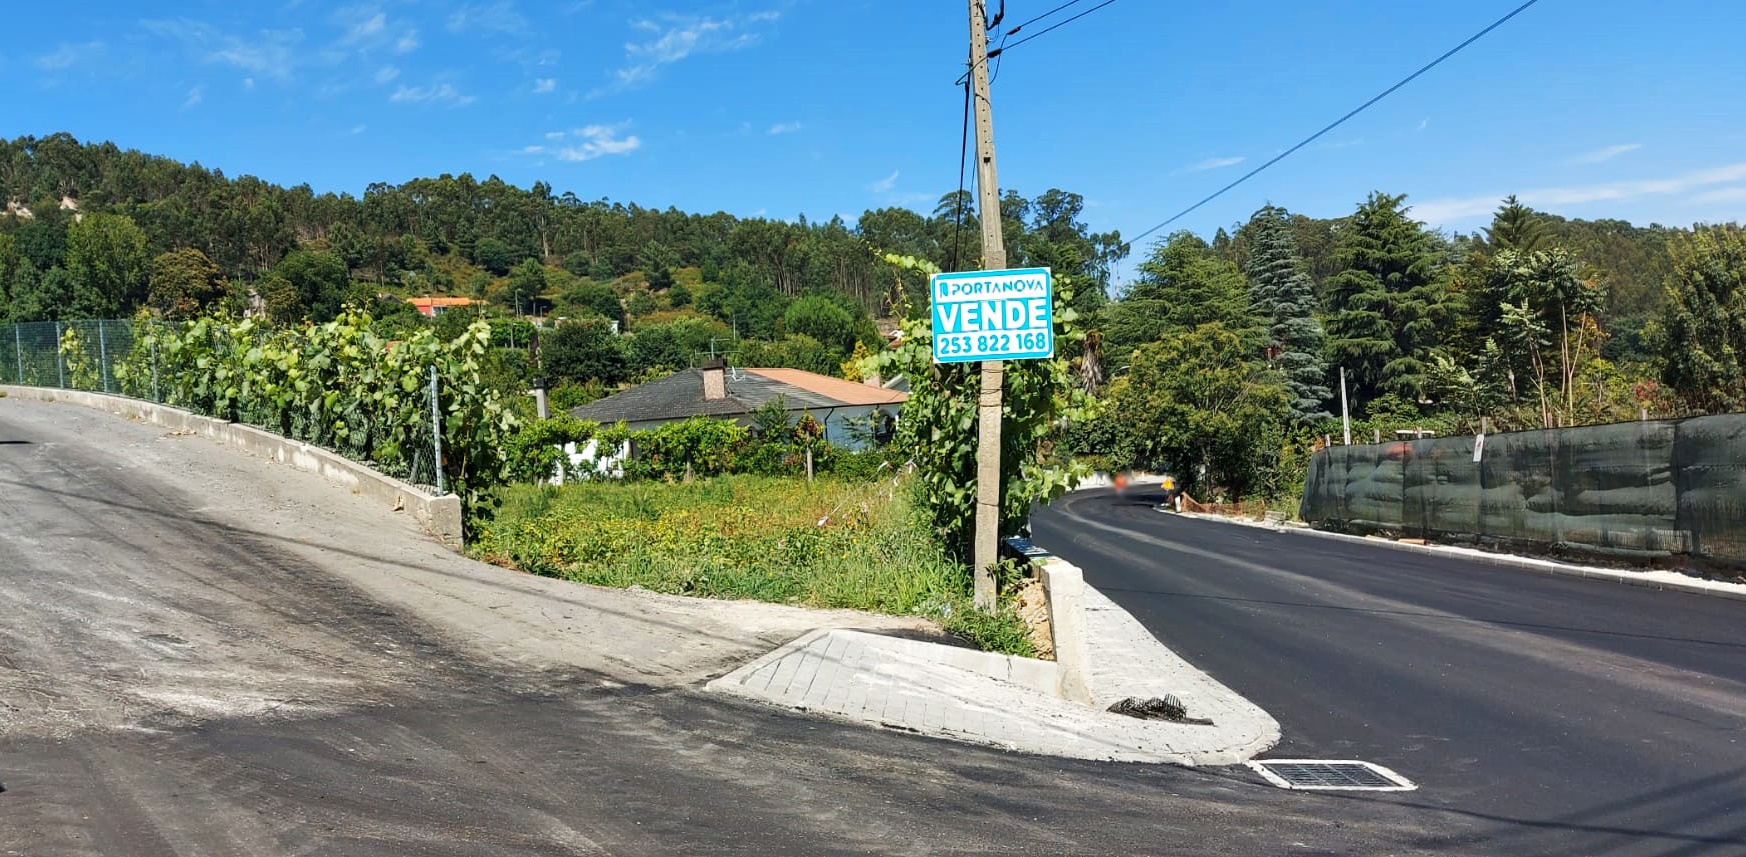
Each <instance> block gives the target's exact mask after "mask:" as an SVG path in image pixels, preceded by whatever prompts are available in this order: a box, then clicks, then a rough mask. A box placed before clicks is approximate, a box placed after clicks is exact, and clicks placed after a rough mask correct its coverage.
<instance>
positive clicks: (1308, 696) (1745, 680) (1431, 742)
mask: <svg viewBox="0 0 1746 857" xmlns="http://www.w3.org/2000/svg"><path fill="white" fill-rule="evenodd" d="M1160 499H1161V497H1159V496H1156V495H1154V494H1152V493H1148V492H1133V493H1131V494H1130V496H1128V497H1126V498H1118V497H1116V496H1114V495H1113V494H1111V493H1109V492H1107V491H1104V492H1086V493H1082V494H1078V495H1073V496H1070V497H1068V498H1064V499H1062V500H1059V501H1057V502H1056V503H1055V504H1054V505H1053V506H1052V507H1050V508H1047V509H1042V510H1040V511H1039V512H1038V514H1037V515H1036V516H1035V518H1034V519H1033V526H1034V529H1035V534H1034V535H1035V541H1036V542H1037V543H1038V544H1040V545H1042V546H1043V547H1045V548H1047V549H1049V550H1050V551H1053V552H1054V553H1056V554H1059V555H1060V556H1062V557H1064V558H1066V559H1067V560H1068V561H1070V562H1073V563H1075V564H1077V565H1079V566H1080V567H1082V568H1083V569H1084V570H1085V574H1086V579H1087V580H1088V581H1089V582H1091V583H1092V584H1094V585H1096V586H1097V587H1098V588H1099V589H1101V590H1102V591H1103V592H1104V593H1105V594H1107V595H1108V596H1109V597H1110V598H1111V599H1113V600H1115V601H1116V602H1117V603H1118V604H1120V605H1121V606H1122V607H1124V608H1126V609H1127V610H1128V611H1129V612H1131V613H1133V614H1134V615H1135V616H1136V617H1138V618H1139V619H1140V620H1141V621H1142V622H1144V623H1145V624H1146V625H1147V627H1148V628H1150V629H1151V630H1152V631H1153V632H1154V634H1156V635H1157V636H1158V637H1159V638H1160V639H1161V640H1163V641H1164V642H1165V643H1166V644H1167V645H1169V646H1170V647H1171V648H1173V649H1174V650H1175V651H1176V652H1177V653H1179V654H1181V655H1183V656H1184V657H1185V658H1187V659H1188V660H1189V661H1190V662H1192V663H1194V664H1195V665H1196V666H1198V667H1200V668H1202V669H1204V670H1206V671H1207V672H1209V673H1210V674H1211V675H1213V676H1214V677H1215V678H1217V679H1219V680H1220V681H1222V682H1224V683H1225V684H1226V685H1228V686H1230V687H1231V688H1233V689H1234V690H1236V691H1238V692H1239V693H1242V694H1243V695H1244V696H1246V697H1248V698H1249V699H1250V700H1252V701H1254V702H1256V703H1257V704H1259V705H1260V706H1261V707H1262V708H1264V709H1266V710H1267V711H1268V712H1269V713H1271V714H1272V715H1273V716H1274V717H1275V718H1277V719H1278V720H1279V723H1280V726H1281V729H1282V732H1283V736H1284V737H1283V740H1282V741H1281V743H1280V744H1279V745H1278V747H1276V748H1275V749H1274V750H1273V751H1271V752H1269V753H1267V754H1265V755H1264V758H1266V757H1271V758H1314V759H1357V760H1363V761H1370V762H1376V763H1378V764H1381V765H1385V766H1387V767H1389V768H1391V769H1393V770H1395V771H1397V772H1399V773H1400V774H1402V775H1404V776H1406V777H1408V778H1409V779H1411V780H1413V781H1415V782H1416V783H1417V784H1418V785H1419V787H1420V788H1419V790H1417V791H1412V792H1398V793H1369V794H1363V795H1358V794H1351V793H1348V794H1347V795H1346V796H1344V797H1339V798H1330V799H1328V800H1327V801H1326V806H1327V809H1328V811H1329V812H1331V813H1339V812H1342V811H1345V809H1346V808H1347V807H1349V806H1350V805H1352V804H1354V803H1364V804H1371V805H1375V804H1393V805H1396V806H1400V807H1411V808H1414V809H1416V810H1418V811H1419V812H1420V813H1421V814H1420V815H1419V816H1418V818H1419V819H1420V822H1421V823H1424V824H1427V825H1433V824H1435V823H1436V822H1434V821H1432V819H1442V820H1444V821H1445V822H1446V823H1448V824H1450V825H1452V826H1456V827H1460V828H1463V829H1465V830H1466V831H1467V834H1466V835H1469V836H1473V837H1475V838H1474V839H1473V840H1471V841H1470V843H1469V844H1470V845H1471V847H1474V848H1475V849H1476V850H1478V851H1480V852H1482V853H1492V854H1560V855H1696V854H1718V855H1722V854H1727V855H1739V854H1746V602H1741V601H1732V600H1724V599H1717V598H1712V597H1706V596H1701V595H1694V594H1688V593H1684V592H1677V591H1661V590H1650V589H1643V588H1638V587H1633V586H1626V585H1620V584H1618V583H1608V582H1602V581H1598V580H1592V579H1591V580H1584V579H1578V578H1568V577H1554V576H1550V575H1546V574H1540V573H1534V572H1530V571H1526V570H1522V569H1519V568H1510V567H1500V566H1493V565H1487V564H1481V563H1475V562H1472V561H1469V560H1463V559H1458V558H1446V557H1438V556H1426V555H1421V554H1418V553H1413V552H1406V551H1401V550H1396V549H1392V548H1388V547H1382V546H1375V545H1367V544H1362V543H1353V542H1347V541H1339V540H1333V539H1327V538H1320V537H1317V536H1314V535H1306V534H1301V533H1290V532H1273V531H1270V530H1266V529H1261V528H1255V527H1244V526H1238V525H1233V524H1227V523H1223V522H1216V521H1207V520H1197V519H1193V518H1188V517H1182V516H1176V515H1171V514H1168V513H1162V512H1157V511H1154V510H1153V509H1152V508H1151V506H1152V504H1154V503H1156V502H1158V501H1159V500H1160ZM1743 525H1746V524H1743Z"/></svg>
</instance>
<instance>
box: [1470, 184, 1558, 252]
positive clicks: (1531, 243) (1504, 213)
mask: <svg viewBox="0 0 1746 857" xmlns="http://www.w3.org/2000/svg"><path fill="white" fill-rule="evenodd" d="M1485 241H1486V244H1488V245H1489V246H1490V248H1491V250H1492V252H1494V253H1495V252H1497V251H1499V250H1514V251H1516V252H1518V253H1532V252H1534V251H1535V250H1548V249H1551V245H1552V233H1551V232H1550V231H1548V230H1547V228H1546V218H1545V217H1544V216H1542V215H1541V214H1540V213H1539V212H1537V211H1535V210H1533V209H1532V208H1529V207H1527V206H1525V205H1523V204H1522V203H1521V202H1520V201H1518V200H1517V199H1516V195H1515V194H1513V193H1512V194H1510V195H1509V196H1506V197H1504V201H1503V204H1502V205H1499V206H1498V207H1497V214H1495V215H1493V216H1492V218H1491V227H1490V228H1488V229H1486V230H1485Z"/></svg>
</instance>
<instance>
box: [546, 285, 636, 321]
mask: <svg viewBox="0 0 1746 857" xmlns="http://www.w3.org/2000/svg"><path fill="white" fill-rule="evenodd" d="M559 297H560V298H562V299H563V301H564V303H566V304H569V305H570V306H573V307H575V308H576V309H577V310H578V311H579V312H582V313H583V314H593V315H599V316H602V317H604V318H608V319H611V320H613V321H615V322H618V325H619V328H620V329H621V330H622V329H623V328H624V302H623V301H621V300H619V297H618V292H616V291H613V288H612V287H611V286H608V285H606V284H604V283H597V282H595V281H593V280H590V279H581V280H577V281H576V284H575V285H573V286H571V287H570V288H568V289H566V290H564V293H563V294H562V295H560V296H559Z"/></svg>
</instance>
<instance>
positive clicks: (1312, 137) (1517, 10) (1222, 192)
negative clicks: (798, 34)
mask: <svg viewBox="0 0 1746 857" xmlns="http://www.w3.org/2000/svg"><path fill="white" fill-rule="evenodd" d="M1538 2H1540V0H1528V2H1526V3H1523V4H1522V5H1520V6H1517V7H1516V8H1515V9H1513V10H1511V11H1510V13H1509V14H1508V15H1505V16H1503V17H1502V18H1499V19H1497V20H1496V21H1493V22H1491V25H1490V26H1488V27H1486V28H1485V29H1483V30H1480V31H1479V32H1477V33H1474V34H1473V35H1472V36H1469V37H1468V38H1467V41H1464V42H1462V43H1461V44H1459V45H1456V46H1455V47H1452V48H1450V49H1449V50H1448V51H1447V52H1445V53H1444V54H1443V55H1442V56H1440V57H1437V58H1436V59H1434V60H1431V61H1430V62H1429V63H1426V64H1425V65H1424V66H1423V67H1422V68H1420V69H1419V70H1418V71H1415V72H1413V73H1412V74H1409V75H1407V76H1406V77H1405V78H1402V79H1401V81H1400V82H1399V83H1396V84H1395V85H1393V86H1391V87H1389V88H1387V89H1385V90H1383V91H1382V92H1381V94H1379V95H1377V96H1376V97H1375V98H1372V99H1370V100H1369V101H1366V102H1364V103H1363V104H1360V105H1358V106H1357V107H1356V108H1353V110H1352V112H1350V113H1347V114H1346V115H1344V116H1341V117H1340V118H1338V119H1335V120H1334V121H1333V122H1331V123H1329V124H1328V126H1327V127H1325V128H1323V129H1322V130H1320V131H1317V132H1315V133H1314V134H1311V135H1309V136H1308V137H1305V138H1304V139H1303V140H1302V141H1301V142H1299V143H1298V144H1297V145H1295V146H1292V147H1291V148H1289V149H1286V150H1285V151H1283V152H1280V153H1279V154H1278V155H1275V156H1274V157H1273V159H1272V160H1269V161H1268V162H1267V163H1265V164H1262V165H1261V166H1258V167H1256V168H1255V169H1252V170H1250V171H1248V172H1247V173H1244V174H1243V177H1242V178H1239V179H1237V180H1236V181H1234V182H1231V183H1230V184H1228V185H1225V186H1224V187H1222V188H1219V189H1218V190H1217V191H1214V192H1213V194H1212V195H1211V196H1208V197H1207V198H1206V199H1203V200H1201V201H1200V202H1197V203H1195V204H1193V205H1191V206H1189V207H1187V208H1185V209H1183V210H1182V211H1180V212H1178V213H1177V214H1176V215H1175V216H1173V217H1171V218H1170V219H1168V220H1166V221H1164V222H1163V223H1160V224H1158V225H1157V226H1154V227H1152V228H1151V229H1148V230H1146V231H1145V232H1142V233H1140V234H1138V235H1135V236H1134V237H1133V239H1131V240H1133V241H1138V240H1140V239H1141V238H1144V237H1146V236H1148V235H1151V234H1152V233H1154V232H1157V231H1158V230H1160V229H1163V228H1164V227H1166V226H1169V225H1170V224H1172V223H1175V222H1176V221H1178V220H1181V219H1182V218H1183V217H1185V216H1187V215H1188V214H1189V213H1190V212H1192V211H1194V210H1195V209H1197V208H1200V207H1201V206H1203V205H1206V204H1207V203H1209V202H1212V201H1213V200H1215V199H1218V198H1219V197H1221V196H1224V195H1225V192H1226V191H1229V190H1230V189H1231V188H1234V187H1236V186H1237V185H1240V184H1242V183H1243V182H1246V181H1248V180H1249V179H1251V178H1254V177H1255V175H1256V174H1257V173H1259V172H1261V171H1262V170H1265V169H1267V168H1268V167H1271V166H1273V165H1274V164H1277V163H1279V162H1280V161H1282V160H1285V158H1286V156H1287V155H1290V154H1291V153H1293V152H1296V151H1297V150H1298V149H1301V148H1303V147H1305V146H1307V145H1309V144H1311V143H1313V142H1315V141H1316V139H1317V138H1319V137H1321V136H1322V135H1323V134H1326V133H1328V132H1329V131H1332V130H1334V129H1335V128H1338V127H1340V126H1341V125H1343V124H1345V122H1346V120H1348V119H1351V118H1352V117H1354V116H1357V115H1358V114H1360V113H1362V112H1364V110H1365V108H1367V107H1369V106H1370V105H1372V104H1375V103H1376V102H1378V101H1381V100H1382V99H1384V98H1387V97H1388V96H1390V95H1392V94H1394V91H1395V90H1397V89H1400V88H1401V87H1403V86H1406V85H1407V84H1409V83H1412V82H1413V81H1414V80H1415V79H1417V78H1418V76H1419V75H1421V74H1424V73H1425V72H1427V71H1430V70H1431V69H1433V68H1436V67H1437V66H1438V65H1440V64H1442V62H1443V61H1444V60H1446V59H1448V58H1450V57H1452V56H1454V55H1456V54H1457V53H1460V52H1461V49H1462V48H1465V47H1467V46H1468V45H1471V44H1473V43H1474V42H1477V41H1479V39H1480V38H1481V37H1482V36H1484V35H1485V34H1486V33H1489V32H1491V31H1492V30H1495V29H1497V28H1498V27H1501V26H1503V24H1504V22H1505V21H1508V20H1509V19H1511V18H1514V17H1515V16H1517V15H1519V14H1521V13H1522V12H1523V11H1524V10H1526V9H1527V8H1528V7H1529V6H1532V5H1534V4H1535V3H1538ZM1063 23H1064V22H1063ZM1051 29H1053V28H1051ZM1043 32H1044V33H1046V32H1048V30H1044V31H1043ZM1037 35H1039V36H1040V35H1042V33H1038V34H1037ZM1032 38H1035V36H1033V37H1032ZM1022 44H1024V42H1018V43H1017V44H1014V45H1013V47H1015V48H1016V47H1018V46H1019V45H1022Z"/></svg>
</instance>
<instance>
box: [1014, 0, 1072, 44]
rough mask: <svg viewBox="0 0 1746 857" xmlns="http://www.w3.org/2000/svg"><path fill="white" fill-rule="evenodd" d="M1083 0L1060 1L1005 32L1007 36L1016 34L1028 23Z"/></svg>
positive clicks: (1028, 24) (1027, 25)
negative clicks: (1060, 2) (1053, 6)
mask: <svg viewBox="0 0 1746 857" xmlns="http://www.w3.org/2000/svg"><path fill="white" fill-rule="evenodd" d="M1084 2H1085V0H1067V2H1066V3H1062V4H1061V5H1059V6H1056V7H1055V8H1053V9H1050V10H1049V11H1047V12H1044V13H1043V14H1041V15H1038V16H1037V17H1035V18H1032V19H1030V20H1029V21H1026V22H1024V23H1023V24H1020V25H1018V26H1016V27H1013V28H1012V29H1010V30H1007V31H1006V34H1007V35H1009V36H1012V35H1017V34H1018V31H1020V30H1022V29H1024V28H1026V27H1029V26H1030V25H1032V24H1035V23H1036V22H1038V21H1041V20H1043V19H1044V18H1047V17H1049V16H1050V15H1053V14H1055V13H1056V12H1059V11H1061V10H1062V9H1065V8H1067V7H1068V6H1077V5H1079V4H1081V3H1084Z"/></svg>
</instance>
